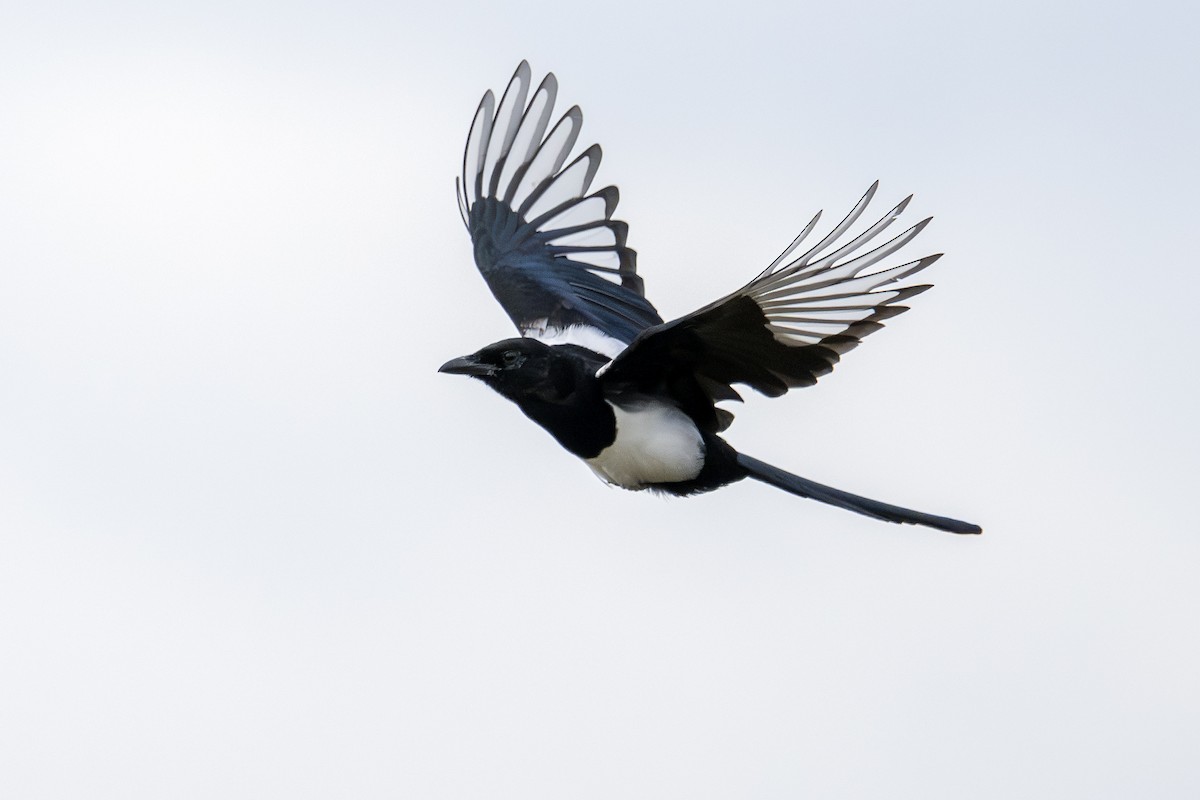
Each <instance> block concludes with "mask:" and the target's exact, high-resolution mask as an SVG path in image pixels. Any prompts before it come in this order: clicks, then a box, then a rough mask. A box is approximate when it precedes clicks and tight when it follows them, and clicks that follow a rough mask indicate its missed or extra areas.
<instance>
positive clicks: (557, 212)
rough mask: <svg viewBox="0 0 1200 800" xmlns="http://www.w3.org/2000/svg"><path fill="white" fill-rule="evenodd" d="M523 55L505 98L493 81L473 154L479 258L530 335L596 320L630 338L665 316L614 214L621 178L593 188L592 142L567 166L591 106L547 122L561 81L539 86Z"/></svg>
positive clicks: (471, 143) (468, 198)
mask: <svg viewBox="0 0 1200 800" xmlns="http://www.w3.org/2000/svg"><path fill="white" fill-rule="evenodd" d="M530 85H531V84H530V74H529V64H528V62H525V61H522V62H521V64H520V65H519V66H518V67H517V71H516V73H515V74H514V75H513V77H512V80H511V81H510V82H509V84H508V88H507V89H505V91H504V96H503V97H502V98H501V100H500V104H499V106H497V105H496V102H495V97H494V96H493V95H492V92H491V90H489V91H488V92H487V93H486V94H485V95H484V96H483V100H482V101H481V102H480V104H479V109H478V110H477V111H476V112H475V119H474V120H473V121H472V123H471V131H470V133H469V134H468V135H467V147H466V152H465V153H464V155H463V174H462V182H461V183H460V184H459V185H458V200H459V209H460V211H461V213H462V216H463V222H464V223H466V226H467V230H468V231H469V232H470V234H471V241H472V243H473V244H474V248H475V263H476V265H477V266H478V267H479V271H480V272H481V273H482V274H483V277H484V279H485V280H486V281H487V284H488V287H489V288H490V289H491V290H492V294H494V295H495V296H496V299H497V300H498V301H500V305H501V306H503V307H504V310H505V311H506V312H508V315H509V317H511V318H512V321H513V322H514V323H515V324H516V326H517V328H518V329H519V330H520V331H521V333H522V334H524V335H535V336H536V335H539V334H545V333H548V332H549V333H551V334H553V333H555V332H562V331H564V330H567V329H569V328H571V327H572V326H588V327H591V328H595V329H598V330H599V332H601V333H602V334H603V335H605V336H608V337H612V338H614V339H617V340H619V341H620V342H621V343H624V344H628V343H629V342H631V341H633V339H634V337H635V336H637V334H638V333H639V332H640V331H642V330H643V329H644V328H647V327H649V326H651V325H657V324H659V323H661V322H662V318H661V317H660V316H659V315H658V312H657V311H655V310H654V306H652V305H650V303H649V302H648V301H647V300H646V299H645V297H643V289H642V281H641V278H639V277H638V275H637V269H636V264H635V261H636V253H635V252H634V251H633V250H631V249H630V248H628V247H626V246H625V238H626V234H627V231H628V226H627V225H626V224H625V223H624V222H618V221H616V220H614V219H612V213H613V211H614V209H615V208H616V206H617V188H616V187H615V186H609V187H607V188H604V189H601V190H600V191H598V192H593V193H592V194H588V193H587V192H588V187H589V186H590V185H591V182H592V178H593V177H594V175H595V174H596V169H597V167H599V166H600V146H599V145H592V146H591V147H589V148H587V149H586V150H584V151H583V152H582V153H581V154H579V156H578V157H576V158H575V159H574V160H573V161H571V162H570V163H569V164H567V165H566V166H563V164H564V163H565V162H566V160H567V158H568V156H569V155H570V154H571V150H572V148H573V147H574V146H575V140H576V139H577V138H578V136H579V129H580V126H581V124H582V122H583V114H582V113H581V112H580V110H579V107H578V106H574V107H572V108H571V109H570V110H568V111H567V112H566V113H565V114H564V115H563V116H562V118H561V119H560V120H559V121H558V122H557V123H556V124H555V125H554V126H553V127H552V128H550V131H549V133H547V132H546V129H547V127H548V126H549V122H550V117H551V114H552V112H553V109H554V101H555V96H556V94H557V92H558V82H557V81H556V79H555V77H554V74H553V73H550V74H548V75H547V76H546V77H545V79H544V80H543V81H542V83H541V85H539V86H538V88H537V90H536V91H535V92H533V95H532V96H530V95H529V87H530Z"/></svg>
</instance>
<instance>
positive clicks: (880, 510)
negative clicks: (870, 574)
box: [737, 453, 983, 533]
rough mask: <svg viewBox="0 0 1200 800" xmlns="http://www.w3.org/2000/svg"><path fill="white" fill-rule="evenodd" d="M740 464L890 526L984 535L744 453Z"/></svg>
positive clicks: (773, 482) (794, 489) (753, 472)
mask: <svg viewBox="0 0 1200 800" xmlns="http://www.w3.org/2000/svg"><path fill="white" fill-rule="evenodd" d="M737 460H738V463H739V464H741V465H742V466H743V467H744V468H745V469H746V472H747V473H748V474H749V477H751V478H754V479H755V480H759V481H762V482H763V483H768V484H770V485H771V486H774V487H776V488H778V489H783V490H784V491H785V492H791V493H792V494H794V495H798V496H800V497H807V498H811V499H813V500H820V501H821V502H822V503H828V504H829V505H831V506H837V507H838V508H845V509H847V510H849V511H856V512H858V513H859V514H865V515H867V516H868V517H874V518H875V519H882V520H885V521H887V522H905V523H908V524H910V525H926V526H928V527H930V528H937V529H938V530H940V531H949V532H950V533H983V529H982V528H980V527H979V526H978V525H972V524H971V523H969V522H962V521H961V520H957V519H951V518H949V517H939V516H937V515H935V514H925V513H923V512H921V511H912V510H911V509H907V508H901V507H900V506H894V505H891V504H890V503H881V502H879V501H878V500H870V499H868V498H866V497H859V496H858V495H856V494H850V493H849V492H843V491H842V490H841V489H834V488H833V487H830V486H824V485H822V484H819V483H816V482H814V481H810V480H808V479H807V478H801V477H800V476H799V475H793V474H792V473H790V472H784V471H783V470H781V469H779V468H778V467H773V466H771V465H770V464H767V463H764V462H762V461H759V460H758V459H757V458H751V457H750V456H748V455H745V454H744V453H738V454H737Z"/></svg>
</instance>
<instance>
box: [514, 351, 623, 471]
mask: <svg viewBox="0 0 1200 800" xmlns="http://www.w3.org/2000/svg"><path fill="white" fill-rule="evenodd" d="M552 350H553V351H554V352H553V355H552V357H551V359H550V364H549V370H548V374H547V375H546V376H545V377H544V378H543V379H542V380H539V381H538V382H537V383H536V384H534V385H532V386H525V387H521V389H520V391H517V392H512V393H506V394H507V396H508V398H509V399H510V400H512V401H513V402H514V403H516V404H517V406H518V407H520V409H521V411H523V412H524V413H525V416H527V417H529V418H530V419H531V420H533V421H534V422H536V423H537V424H538V425H541V426H542V427H543V428H545V429H546V430H547V431H549V432H550V435H551V436H553V437H554V438H555V439H556V440H558V443H559V444H561V445H562V446H563V447H564V448H566V449H567V450H569V451H570V452H572V453H574V454H575V455H577V456H579V457H580V458H593V457H595V456H597V455H599V454H600V451H601V450H603V449H604V448H606V447H608V446H609V445H610V444H612V443H613V441H615V440H616V438H617V419H616V416H615V415H614V414H613V410H612V406H610V405H609V404H608V403H606V402H605V400H604V394H603V391H602V390H601V386H600V381H599V380H597V379H596V370H597V369H599V368H600V367H601V366H603V365H604V364H605V362H606V360H605V359H604V358H603V357H601V356H598V355H597V354H595V353H593V352H592V351H591V350H588V349H586V348H583V347H577V346H575V345H558V346H556V347H553V348H552Z"/></svg>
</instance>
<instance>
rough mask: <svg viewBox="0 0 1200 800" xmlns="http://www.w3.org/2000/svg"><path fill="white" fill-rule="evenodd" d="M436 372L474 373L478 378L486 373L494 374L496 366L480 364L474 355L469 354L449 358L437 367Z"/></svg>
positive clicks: (452, 373) (451, 373)
mask: <svg viewBox="0 0 1200 800" xmlns="http://www.w3.org/2000/svg"><path fill="white" fill-rule="evenodd" d="M438 372H445V373H448V374H450V375H474V376H475V377H477V378H479V377H484V376H487V375H495V374H496V368H495V367H493V366H492V365H491V364H481V363H480V362H479V360H478V359H477V358H476V357H475V356H473V355H470V356H462V357H461V358H452V359H450V360H449V361H447V362H446V363H445V364H442V365H441V366H440V367H438Z"/></svg>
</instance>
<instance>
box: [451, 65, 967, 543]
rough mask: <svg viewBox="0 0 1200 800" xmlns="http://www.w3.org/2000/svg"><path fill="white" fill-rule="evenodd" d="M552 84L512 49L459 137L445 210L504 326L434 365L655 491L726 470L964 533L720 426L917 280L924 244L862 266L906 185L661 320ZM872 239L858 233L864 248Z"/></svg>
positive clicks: (805, 234) (791, 384)
mask: <svg viewBox="0 0 1200 800" xmlns="http://www.w3.org/2000/svg"><path fill="white" fill-rule="evenodd" d="M557 94H558V82H557V80H556V79H555V77H554V74H553V73H550V74H548V75H546V77H545V78H544V79H542V81H541V83H540V84H539V85H538V86H537V88H536V89H535V88H533V83H532V81H531V79H530V69H529V64H528V63H527V62H525V61H522V62H521V64H520V65H519V66H518V67H517V71H516V73H515V74H514V75H513V77H512V80H510V81H509V83H508V88H507V89H505V91H504V94H503V95H502V96H501V98H500V102H499V103H497V102H496V98H495V95H494V94H492V92H491V91H490V90H489V91H488V92H486V93H485V94H484V96H483V100H482V101H481V102H480V103H479V108H478V109H477V110H476V112H475V117H474V119H473V120H472V122H471V128H470V132H469V133H468V135H467V145H466V151H465V153H464V155H463V169H462V179H461V182H460V183H458V201H459V211H460V213H461V214H462V218H463V222H464V224H465V225H466V226H467V230H468V232H469V233H470V235H471V243H472V245H473V247H474V251H475V264H476V266H478V268H479V271H480V273H481V274H482V275H483V278H484V280H485V281H486V282H487V285H488V288H490V289H491V290H492V294H493V295H495V297H496V299H497V300H498V301H499V302H500V305H501V306H503V308H504V310H505V312H507V313H508V315H509V317H511V318H512V321H513V323H514V324H515V325H516V327H517V329H518V330H519V331H520V334H521V335H520V337H518V338H512V339H504V340H502V341H499V342H496V343H494V344H489V345H488V346H487V347H484V348H483V349H481V350H479V351H478V352H475V353H472V354H471V355H468V356H463V357H461V358H455V359H451V360H450V361H447V362H446V363H445V364H443V365H442V367H441V369H440V370H439V371H440V372H446V373H451V374H456V375H469V376H472V377H474V378H478V379H479V380H481V381H483V382H484V383H485V384H487V385H488V386H490V387H492V389H494V390H495V391H497V392H499V393H500V394H501V395H503V396H504V397H506V398H508V399H509V400H511V401H512V402H513V403H515V404H516V405H517V407H518V408H520V409H521V411H522V412H524V413H525V415H526V416H527V417H529V418H530V419H532V420H533V421H534V422H536V423H537V424H538V425H540V426H542V428H544V429H545V430H546V431H547V432H549V433H550V435H551V436H553V437H554V438H555V439H556V440H557V441H558V443H559V444H561V445H562V446H563V447H564V448H566V449H567V450H568V451H570V452H571V453H573V454H574V455H576V456H578V457H579V458H581V459H583V461H584V463H586V464H587V465H588V466H589V467H590V468H591V469H592V471H593V472H595V473H596V475H598V476H599V477H600V478H601V479H602V480H604V481H606V482H608V483H610V484H615V485H617V486H620V487H622V488H624V489H631V490H635V491H636V490H641V489H650V490H654V491H658V492H664V493H666V494H671V495H679V496H685V495H692V494H697V493H700V492H707V491H711V490H713V489H717V488H719V487H722V486H725V485H727V484H730V483H733V482H735V481H739V480H742V479H743V478H753V479H755V480H758V481H762V482H763V483H767V484H770V485H771V486H775V487H777V488H779V489H783V490H784V491H787V492H791V493H792V494H795V495H799V496H800V497H807V498H811V499H813V500H820V501H821V502H824V503H829V504H830V505H834V506H838V507H840V508H845V509H849V510H850V511H855V512H858V513H859V514H865V515H867V516H869V517H874V518H876V519H881V520H886V521H888V522H905V523H911V524H916V525H926V526H929V527H931V528H937V529H939V530H944V531H950V532H952V533H980V532H981V529H980V528H979V526H978V525H973V524H971V523H969V522H962V521H959V520H956V519H951V518H949V517H942V516H937V515H934V514H926V513H922V512H920V511H912V510H909V509H906V508H901V507H899V506H894V505H891V504H889V503H882V502H879V501H878V500H870V499H868V498H865V497H859V496H857V495H854V494H850V493H849V492H844V491H841V490H839V489H834V488H832V487H829V486H824V485H822V484H819V483H815V482H813V481H810V480H808V479H806V478H801V477H799V476H798V475H793V474H791V473H789V472H785V471H784V470H782V469H779V468H777V467H773V466H771V465H770V464H766V463H763V462H762V461H759V460H758V459H756V458H751V457H750V456H747V455H745V454H744V453H739V452H738V451H737V450H735V449H734V448H733V447H732V446H730V445H729V444H728V443H727V442H726V441H725V440H724V439H723V438H721V436H720V434H721V433H722V432H723V431H724V430H725V429H726V428H727V427H729V424H730V423H731V422H732V421H733V414H732V413H731V412H730V411H729V410H728V409H726V408H719V407H718V406H717V403H719V402H721V401H726V400H735V401H736V400H741V399H742V398H741V397H740V396H739V395H738V393H737V391H736V390H735V389H734V384H741V385H743V386H748V387H750V388H751V389H754V390H756V391H758V392H761V393H762V394H765V395H767V396H769V397H778V396H779V395H782V394H784V393H785V392H787V390H788V389H792V388H795V387H800V386H812V385H813V384H815V383H816V382H817V378H819V377H821V376H822V375H825V374H826V373H828V372H830V371H831V370H832V369H833V367H834V365H835V364H836V363H837V362H838V361H839V359H840V358H841V356H842V355H843V354H844V353H846V352H847V351H849V350H851V349H853V348H854V347H856V346H857V345H858V343H859V341H860V340H861V339H862V338H863V337H864V336H866V335H867V334H870V333H874V332H875V331H877V330H879V329H880V328H881V327H883V321H884V320H886V319H889V318H891V317H894V316H896V315H897V314H900V313H903V312H904V311H907V310H908V308H907V306H904V305H902V303H903V302H905V301H907V300H908V299H909V298H911V297H913V296H914V295H917V294H920V293H921V292H923V291H925V290H926V289H928V288H930V287H929V286H928V285H901V286H897V284H898V283H899V282H901V281H903V280H904V279H905V278H908V277H910V276H912V275H914V274H916V273H918V272H920V271H921V270H923V269H925V268H926V267H928V266H929V265H930V264H932V263H933V262H935V261H937V259H938V258H939V257H940V254H938V255H931V256H925V257H924V258H918V259H916V260H914V261H909V262H907V263H903V264H900V265H898V266H886V265H884V266H877V265H880V264H881V262H885V261H886V260H887V259H888V258H889V257H890V256H892V254H894V253H895V252H897V251H898V250H900V249H901V248H902V247H904V245H906V244H908V242H909V241H910V240H911V239H912V238H913V237H915V236H916V235H917V234H918V233H920V232H921V230H922V229H923V228H924V227H925V225H926V224H928V222H929V220H928V219H926V220H923V221H921V222H918V223H917V224H916V225H913V226H912V227H911V228H908V229H907V230H905V231H904V232H903V233H900V234H899V235H897V236H895V237H893V238H891V239H887V240H886V241H883V242H882V243H879V244H875V243H876V242H877V240H878V238H879V236H880V234H882V233H883V231H884V230H885V229H887V228H888V227H889V226H890V225H891V224H892V222H893V221H895V219H896V218H897V217H899V216H900V214H901V213H902V212H903V211H904V209H905V207H906V206H907V205H908V202H909V199H907V198H906V199H905V200H904V201H902V202H901V203H900V204H899V205H897V206H896V207H895V208H893V209H891V210H890V211H888V212H887V213H886V214H884V215H883V217H882V218H880V219H879V221H877V222H875V223H874V224H872V225H870V226H868V227H867V228H866V229H865V230H863V231H862V232H861V233H858V234H857V235H854V236H852V237H851V236H849V235H847V231H848V230H849V229H850V228H851V227H852V226H854V224H855V222H857V221H858V219H859V217H860V216H862V214H863V213H864V211H865V210H866V208H867V205H868V204H869V203H870V201H871V199H872V197H874V195H875V190H876V187H877V186H878V182H877V183H876V184H874V185H872V186H871V188H870V189H868V190H867V192H866V194H864V195H863V197H862V199H861V200H859V201H858V203H857V204H856V205H855V206H854V208H853V209H851V211H850V213H849V214H847V215H846V217H845V219H843V220H842V221H841V222H839V223H838V224H837V225H836V226H835V227H834V228H833V230H831V231H829V233H827V234H826V235H825V236H824V237H822V238H821V239H819V240H818V241H816V243H814V244H812V245H811V246H809V247H808V248H807V249H806V250H803V251H801V250H800V248H801V245H802V244H804V243H805V242H807V241H808V240H809V235H810V234H811V233H812V232H813V230H814V229H815V228H816V226H817V223H818V221H819V219H820V216H821V215H820V214H819V213H818V214H817V215H816V216H815V217H813V219H812V221H811V222H809V223H808V225H806V226H805V228H804V230H803V231H801V232H800V235H799V236H797V237H796V238H795V240H794V241H793V242H792V243H791V244H790V245H789V246H788V247H787V249H786V250H784V251H783V253H782V254H781V255H780V256H779V257H778V258H777V259H775V260H774V261H773V262H772V263H771V264H770V266H768V267H767V268H766V269H765V270H763V271H762V272H761V273H760V274H759V275H758V277H756V278H755V279H754V280H752V281H750V282H749V283H748V284H746V285H745V286H743V287H742V288H741V289H738V290H737V291H736V292H734V293H732V294H730V295H727V296H725V297H722V298H721V299H719V300H716V301H715V302H713V303H710V304H709V305H707V306H705V307H703V308H701V309H699V310H697V311H693V312H692V313H690V314H686V315H684V316H682V317H680V318H678V319H675V320H671V321H670V322H664V321H663V319H662V317H660V316H659V314H658V312H657V311H656V310H655V308H654V306H653V305H651V304H650V302H649V301H648V300H647V299H646V297H645V292H644V288H643V283H642V279H641V277H640V276H639V275H638V274H637V267H636V263H635V261H636V254H635V253H634V251H633V250H631V249H630V248H629V247H628V246H627V245H626V238H627V234H628V226H627V225H626V224H625V223H624V222H620V221H617V220H615V219H613V211H614V210H615V209H616V206H617V188H616V187H615V186H608V187H605V188H603V189H600V190H599V191H592V192H589V188H590V186H591V183H592V179H593V177H594V176H595V174H596V169H597V168H598V167H599V165H600V147H599V145H595V144H593V145H592V146H591V147H588V148H587V149H585V150H584V151H583V152H581V153H579V155H577V156H575V158H574V159H572V160H570V161H569V162H568V158H570V156H571V152H572V150H573V149H574V147H575V143H576V139H577V138H578V137H579V130H580V126H581V123H582V120H583V116H582V114H581V113H580V110H579V107H578V106H572V107H571V108H570V109H568V110H567V111H566V113H565V114H563V115H562V116H561V117H560V118H559V119H558V120H557V122H555V123H554V124H553V125H551V124H550V122H551V119H552V117H553V110H554V103H555V100H556V98H557ZM872 245H873V246H872Z"/></svg>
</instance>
